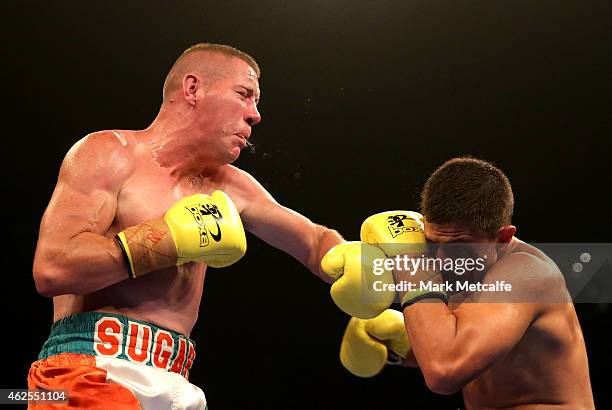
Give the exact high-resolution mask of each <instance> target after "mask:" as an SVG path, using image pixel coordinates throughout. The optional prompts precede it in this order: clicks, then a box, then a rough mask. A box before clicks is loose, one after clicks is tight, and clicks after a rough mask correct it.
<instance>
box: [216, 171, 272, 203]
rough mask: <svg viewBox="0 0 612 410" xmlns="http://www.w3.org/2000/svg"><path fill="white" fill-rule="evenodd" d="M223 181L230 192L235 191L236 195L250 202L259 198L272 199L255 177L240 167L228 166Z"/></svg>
mask: <svg viewBox="0 0 612 410" xmlns="http://www.w3.org/2000/svg"><path fill="white" fill-rule="evenodd" d="M223 179H224V180H225V185H226V186H227V187H228V190H233V191H234V192H235V194H238V195H240V196H241V197H245V198H248V199H249V200H256V199H257V198H266V199H272V196H271V195H270V194H269V193H268V191H267V190H266V189H265V188H264V187H263V186H262V185H261V184H260V183H259V182H258V181H257V179H255V177H253V176H252V175H251V174H249V173H248V172H247V171H245V170H242V169H240V168H238V167H235V166H233V165H227V166H226V167H225V169H224V175H223ZM228 193H229V192H228ZM230 195H231V194H230Z"/></svg>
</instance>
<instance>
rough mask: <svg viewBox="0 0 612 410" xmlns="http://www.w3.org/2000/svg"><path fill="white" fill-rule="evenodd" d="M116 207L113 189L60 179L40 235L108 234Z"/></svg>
mask: <svg viewBox="0 0 612 410" xmlns="http://www.w3.org/2000/svg"><path fill="white" fill-rule="evenodd" d="M116 208H117V200H116V195H114V194H113V193H112V192H109V191H108V190H106V189H103V188H101V187H95V186H88V187H84V186H80V184H74V183H69V182H63V181H61V180H60V181H58V185H57V187H56V189H55V191H54V193H53V196H52V197H51V201H50V202H49V205H48V207H47V210H46V211H45V214H44V216H43V220H42V223H41V227H40V238H41V239H42V240H44V239H46V238H49V239H53V240H68V239H71V238H73V237H74V236H76V235H78V234H80V233H82V232H92V233H97V234H100V235H104V234H105V233H106V231H107V230H108V228H109V227H110V225H111V224H112V222H113V219H114V215H115V211H116Z"/></svg>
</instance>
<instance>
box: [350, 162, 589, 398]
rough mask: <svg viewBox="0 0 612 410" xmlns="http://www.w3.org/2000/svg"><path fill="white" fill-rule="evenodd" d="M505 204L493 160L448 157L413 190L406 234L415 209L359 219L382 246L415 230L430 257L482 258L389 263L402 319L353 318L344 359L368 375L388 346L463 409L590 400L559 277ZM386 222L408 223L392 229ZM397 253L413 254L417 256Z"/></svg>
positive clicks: (505, 185) (579, 339)
mask: <svg viewBox="0 0 612 410" xmlns="http://www.w3.org/2000/svg"><path fill="white" fill-rule="evenodd" d="M513 206H514V199H513V193H512V189H511V186H510V182H509V181H508V178H507V177H506V176H505V175H504V173H503V172H502V171H501V170H499V169H498V168H496V167H495V166H493V165H492V164H490V163H488V162H486V161H482V160H478V159H473V158H455V159H452V160H450V161H447V162H446V163H444V164H443V165H442V166H440V167H439V168H438V169H436V170H435V171H434V172H433V173H432V175H431V176H430V177H429V179H428V180H427V182H426V183H425V186H424V189H423V190H422V193H421V211H422V213H423V215H424V219H423V228H424V229H423V230H422V231H421V232H422V233H424V235H423V237H422V238H420V239H419V238H418V237H416V236H415V235H416V233H415V232H417V231H418V229H415V226H416V224H417V223H418V221H419V219H420V218H415V217H414V213H410V212H406V211H395V212H393V211H392V212H385V213H382V214H378V215H374V216H372V217H370V218H368V219H367V220H366V223H365V225H364V228H367V230H368V232H373V234H370V235H369V236H368V237H367V238H363V235H362V239H363V240H366V241H367V242H369V243H374V244H378V245H379V246H381V247H382V248H383V249H386V248H389V246H391V245H398V244H399V245H403V244H402V242H404V243H407V242H412V243H418V242H421V243H423V242H425V240H426V241H427V242H428V243H429V247H430V248H432V247H433V248H434V249H435V251H432V253H431V257H430V260H431V261H432V263H435V261H436V260H438V261H450V262H452V261H458V260H459V258H463V262H465V259H466V258H472V259H478V258H482V261H483V265H482V269H475V268H473V269H471V271H470V272H466V271H463V270H462V272H461V274H457V271H456V270H455V271H453V270H446V269H442V272H440V273H439V274H438V273H437V272H436V271H432V270H426V269H420V268H418V269H404V268H402V269H395V270H394V275H395V284H396V285H400V284H402V286H403V287H402V286H399V288H398V293H399V296H400V300H401V302H402V304H401V306H402V311H403V317H402V315H401V314H400V313H399V312H397V311H391V310H386V311H384V312H383V313H382V314H381V315H380V316H377V317H375V318H373V319H372V318H362V319H360V318H357V317H353V318H352V319H351V320H350V322H349V325H348V327H347V329H346V331H345V335H344V338H343V341H342V345H341V351H340V358H341V361H342V363H343V364H344V366H345V367H346V368H347V369H348V370H350V371H351V372H352V373H354V374H356V375H358V376H361V377H370V376H373V375H375V374H377V373H378V372H380V371H381V370H382V368H383V367H384V365H385V363H386V361H387V360H388V356H389V357H392V358H395V359H398V358H399V359H400V360H396V362H398V361H400V362H401V361H403V364H404V365H405V366H415V365H417V364H418V366H419V367H420V369H421V371H422V373H423V375H424V378H425V383H426V384H427V386H428V387H429V388H430V389H431V390H432V391H434V392H437V393H440V394H451V393H455V392H457V391H460V390H461V391H462V393H463V398H464V401H465V405H466V409H468V410H471V409H517V410H518V409H521V410H526V409H567V410H582V409H593V408H594V403H593V395H592V391H591V384H590V379H589V369H588V360H587V354H586V348H585V344H584V339H583V335H582V331H581V329H580V324H579V322H578V318H577V316H576V311H575V309H574V305H573V303H572V301H571V298H570V296H569V293H568V291H567V288H566V286H565V281H564V278H563V275H562V273H561V272H560V271H559V269H558V267H557V266H556V264H555V263H554V262H553V261H552V260H551V259H550V258H549V257H548V256H546V255H545V254H544V253H543V252H541V251H540V250H539V249H537V248H535V247H533V246H531V245H529V244H527V243H525V242H523V241H521V240H519V239H518V238H516V237H515V236H514V234H515V232H516V228H515V227H514V226H513V225H512V224H511V218H512V213H513ZM398 221H407V222H410V224H409V225H406V226H403V227H401V229H398ZM372 226H374V228H373V227H372ZM407 228H408V229H407ZM363 232H364V230H363V229H362V234H363ZM410 235H412V236H413V237H412V238H410V240H403V239H402V236H405V237H408V236H410ZM406 249H408V248H406ZM389 253H390V252H389V251H386V254H387V255H389ZM395 253H396V254H397V253H401V252H399V251H398V250H397V249H395ZM408 253H409V256H412V257H413V258H416V259H417V261H418V260H419V258H420V257H421V256H422V255H420V254H419V253H418V252H414V251H409V252H408ZM388 259H391V258H388ZM423 259H425V258H423ZM463 262H462V264H463V265H464V263H463ZM415 266H418V265H415ZM474 266H476V265H474ZM422 283H424V284H429V285H432V286H431V287H427V286H424V287H422V286H421V284H422ZM447 283H449V284H451V285H453V286H451V287H446V284H447ZM457 283H460V284H461V286H463V287H459V288H458V287H457ZM410 284H412V285H413V288H410V287H409V285H410ZM499 284H502V286H498V285H499ZM429 285H428V286H429ZM353 316H356V315H353ZM402 319H403V320H402ZM415 359H416V361H415Z"/></svg>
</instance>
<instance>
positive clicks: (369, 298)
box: [321, 242, 395, 319]
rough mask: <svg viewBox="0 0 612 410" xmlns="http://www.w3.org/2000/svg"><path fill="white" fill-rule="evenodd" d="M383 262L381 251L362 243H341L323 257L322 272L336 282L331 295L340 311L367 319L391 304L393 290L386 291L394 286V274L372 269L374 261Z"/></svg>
mask: <svg viewBox="0 0 612 410" xmlns="http://www.w3.org/2000/svg"><path fill="white" fill-rule="evenodd" d="M384 259H385V254H384V252H383V251H381V250H380V249H379V248H377V247H375V246H372V245H368V244H367V243H363V242H344V243H341V244H338V245H336V246H334V247H333V248H331V249H330V250H329V251H328V252H327V254H325V256H324V257H323V259H322V260H321V269H322V270H323V272H325V273H326V274H327V275H328V276H329V277H331V278H332V279H334V280H335V281H334V283H333V284H332V286H331V289H330V294H331V297H332V299H333V300H334V303H335V304H336V305H337V306H338V307H339V308H340V309H341V310H342V311H343V312H345V313H347V314H349V315H351V316H357V317H359V318H362V319H370V318H373V317H376V316H378V315H379V314H380V312H382V311H383V310H385V309H386V308H388V307H389V306H390V305H391V303H393V299H394V298H395V291H389V290H388V289H386V288H385V287H386V286H388V285H389V284H393V272H391V271H390V270H387V269H384V267H382V266H378V268H377V269H375V266H377V262H376V261H384Z"/></svg>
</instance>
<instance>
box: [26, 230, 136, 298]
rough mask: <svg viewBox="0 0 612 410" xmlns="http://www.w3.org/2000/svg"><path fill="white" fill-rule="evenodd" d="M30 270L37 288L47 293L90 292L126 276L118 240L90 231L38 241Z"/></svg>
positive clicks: (78, 293) (126, 271)
mask: <svg viewBox="0 0 612 410" xmlns="http://www.w3.org/2000/svg"><path fill="white" fill-rule="evenodd" d="M57 244H61V245H57ZM33 271H34V280H35V282H36V288H37V289H38V291H39V292H40V293H41V294H42V295H44V296H50V297H51V296H57V295H61V294H76V295H83V294H89V293H92V292H95V291H97V290H100V289H103V288H105V287H108V286H110V285H113V284H115V283H118V282H121V281H123V280H125V279H127V278H129V272H128V267H127V263H126V262H125V257H124V255H123V253H122V251H121V249H120V247H119V246H118V244H117V241H116V240H115V239H114V238H106V237H104V236H101V235H98V234H94V233H91V232H82V233H80V234H78V235H76V236H74V237H72V238H70V239H68V240H63V241H60V240H57V241H53V240H49V239H47V240H45V241H44V242H43V243H39V246H38V248H37V250H36V255H35V258H34V269H33Z"/></svg>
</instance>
